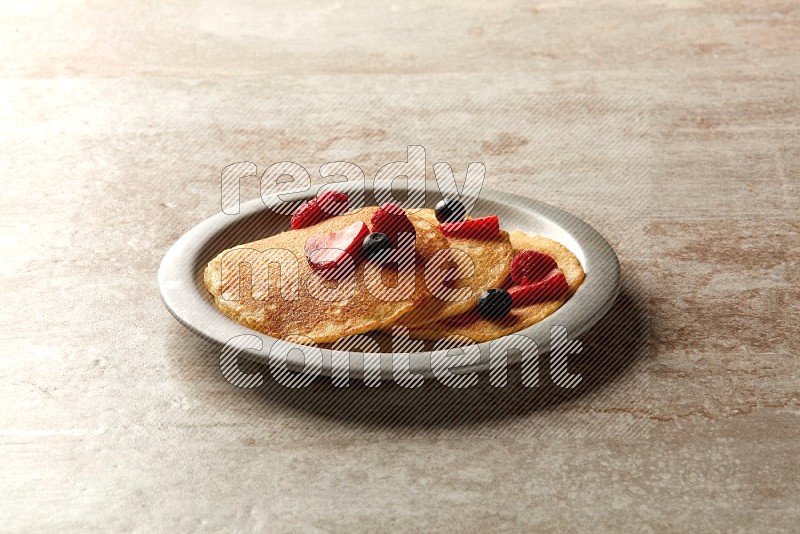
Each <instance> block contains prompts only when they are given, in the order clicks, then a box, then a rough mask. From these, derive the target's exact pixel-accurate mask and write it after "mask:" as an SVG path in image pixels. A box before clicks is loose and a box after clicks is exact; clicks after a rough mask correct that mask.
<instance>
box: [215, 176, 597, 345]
mask: <svg viewBox="0 0 800 534" xmlns="http://www.w3.org/2000/svg"><path fill="white" fill-rule="evenodd" d="M291 227H292V229H291V230H287V231H285V232H282V233H279V234H276V235H273V236H270V237H266V238H264V239H261V240H258V241H254V242H252V243H246V244H242V245H237V246H235V247H232V248H230V249H228V250H225V251H222V252H220V253H219V254H218V255H217V256H216V257H215V258H213V259H212V260H211V261H210V262H209V263H208V265H207V266H206V268H205V271H204V281H205V285H206V287H207V289H208V291H209V293H210V294H211V296H212V297H213V299H214V302H215V304H216V305H217V307H218V308H219V309H220V311H221V312H222V313H223V314H225V315H226V316H228V317H229V318H231V319H233V320H235V321H237V322H239V323H241V324H243V325H245V326H247V327H249V328H252V329H253V330H257V331H259V332H262V333H265V334H268V335H270V336H272V337H275V338H280V339H285V340H287V341H293V342H296V343H301V344H326V343H331V342H334V341H336V340H338V339H340V338H342V337H346V336H349V335H354V334H361V333H365V332H370V331H386V330H388V329H390V328H391V327H392V326H394V325H402V326H405V327H407V328H409V331H410V333H411V336H412V337H414V338H418V339H430V340H438V339H441V338H444V337H448V336H452V335H454V334H457V335H461V336H466V337H468V338H470V339H472V340H473V341H476V342H480V341H488V340H491V339H495V338H498V337H501V336H504V335H507V334H510V333H512V332H516V331H518V330H521V329H524V328H526V327H528V326H530V325H532V324H534V323H536V322H538V321H541V320H542V319H544V318H545V317H547V316H548V315H550V314H551V313H553V312H554V311H555V310H557V309H558V308H559V307H560V306H561V305H563V304H564V302H566V300H567V299H569V297H570V296H571V295H572V294H573V293H574V292H575V290H576V289H577V288H578V286H579V285H580V284H581V282H582V281H583V278H584V276H585V275H584V272H583V269H582V267H581V265H580V263H579V261H578V259H577V258H576V257H575V255H574V254H573V253H572V252H570V251H569V250H568V249H567V248H566V247H564V246H563V245H562V244H560V243H558V242H556V241H553V240H552V239H548V238H546V237H543V236H531V235H527V234H525V233H523V232H520V231H511V232H506V231H505V230H502V229H501V227H500V221H499V219H498V217H497V216H496V215H489V216H486V217H480V218H470V217H467V216H466V213H465V209H464V205H463V204H462V203H461V202H460V201H458V200H454V199H444V200H443V201H442V202H440V203H439V204H437V206H436V209H421V210H416V211H415V210H405V209H403V208H402V207H400V206H398V205H397V204H393V203H388V204H384V205H383V206H380V207H378V206H372V207H366V208H362V209H360V210H350V208H349V203H348V199H347V196H346V195H345V194H343V193H339V192H336V191H326V192H323V193H321V194H320V195H318V196H317V197H315V198H314V199H311V200H309V201H307V202H305V203H303V204H302V205H301V206H300V208H298V210H297V211H296V212H295V214H294V215H293V217H292V219H291Z"/></svg>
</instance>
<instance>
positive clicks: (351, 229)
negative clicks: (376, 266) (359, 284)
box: [305, 221, 369, 271]
mask: <svg viewBox="0 0 800 534" xmlns="http://www.w3.org/2000/svg"><path fill="white" fill-rule="evenodd" d="M367 234H369V228H367V225H366V224H364V221H358V222H354V223H353V224H351V225H350V226H346V227H344V228H342V229H341V230H337V231H336V232H331V233H329V234H322V235H315V236H313V237H311V238H309V239H308V241H306V245H305V253H306V258H307V259H308V264H309V265H311V268H312V269H314V270H315V271H328V270H331V269H339V268H340V267H345V266H347V265H355V254H356V252H357V251H358V250H359V247H360V246H361V242H362V241H363V240H364V238H365V237H366V236H367ZM347 258H352V261H347Z"/></svg>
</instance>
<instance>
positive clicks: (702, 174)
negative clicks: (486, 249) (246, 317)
mask: <svg viewBox="0 0 800 534" xmlns="http://www.w3.org/2000/svg"><path fill="white" fill-rule="evenodd" d="M0 15H3V16H2V18H0V36H2V41H0V43H2V44H0V94H1V95H2V98H0V120H2V125H3V127H2V128H1V129H0V146H2V153H3V154H4V156H5V157H4V158H1V159H0V169H2V171H3V183H4V187H3V192H2V195H3V210H2V211H0V226H1V227H2V234H1V235H2V239H1V240H0V251H1V252H2V255H3V260H4V261H3V262H2V266H0V269H2V277H0V287H2V294H3V295H4V297H5V302H6V306H4V307H3V308H2V309H0V332H1V333H2V348H1V349H0V350H2V358H0V379H1V380H2V383H3V387H2V388H0V421H2V423H0V454H1V455H2V458H3V468H2V470H0V484H2V487H3V488H4V490H5V491H4V497H3V500H2V504H1V505H0V524H2V525H3V530H9V531H25V530H34V531H35V530H43V529H44V530H61V529H65V528H66V529H70V530H75V529H78V528H86V529H89V530H106V529H108V528H111V529H115V530H130V529H138V530H144V531H148V530H152V529H155V528H160V529H162V530H176V529H180V530H209V531H211V530H218V529H220V528H238V529H243V530H266V529H270V530H279V531H283V530H308V531H313V530H348V529H354V530H364V529H367V528H370V527H388V528H399V529H404V530H431V529H441V530H463V529H471V530H477V529H492V530H529V529H531V528H535V529H537V530H563V529H568V530H575V529H585V528H593V529H599V530H625V531H632V532H633V531H635V532H639V531H642V530H644V531H665V530H666V531H675V530H687V529H700V530H704V531H713V530H722V531H728V530H740V529H744V530H752V531H763V530H789V529H792V528H796V524H797V523H798V521H800V507H798V504H797V503H798V498H797V495H798V492H800V459H799V458H800V454H798V453H799V452H800V450H798V449H800V447H798V442H799V441H800V424H798V423H800V418H799V417H798V416H800V388H799V386H798V384H799V383H800V364H798V360H797V345H798V341H800V335H798V330H797V319H796V318H797V315H798V312H800V298H799V297H800V289H798V281H799V279H798V275H797V272H798V270H797V268H798V264H797V263H798V260H797V251H798V250H800V238H798V230H800V223H799V222H798V216H797V214H798V212H800V148H799V147H800V118H799V116H798V113H797V110H798V109H800V92H798V83H799V82H800V59H798V58H800V8H798V5H797V2H795V1H771V2H755V3H754V2H744V1H731V2H725V3H712V2H702V1H699V0H672V1H666V2H642V1H638V0H637V1H634V0H627V1H619V2H571V1H570V2H566V1H564V2H534V3H531V4H521V3H517V2H509V1H505V0H501V1H499V2H491V3H486V2H462V3H459V4H458V5H455V4H454V5H451V6H444V5H441V3H440V2H427V1H414V2H411V3H409V4H390V3H383V2H378V3H376V2H371V1H366V0H365V1H362V2H358V3H355V4H347V5H344V4H340V3H316V4H315V3H311V2H280V3H277V4H276V5H275V6H274V7H272V8H270V9H265V8H261V7H258V6H257V5H256V4H255V3H246V2H232V3H231V2H228V3H226V4H225V5H224V6H222V7H220V6H215V5H212V4H211V3H203V4H198V3H195V2H185V3H183V4H179V3H178V4H176V3H173V4H171V6H170V7H157V6H148V7H139V6H138V5H137V6H133V5H132V6H122V5H119V4H118V3H115V2H108V1H100V2H93V3H86V4H80V3H74V2H63V3H60V4H56V5H46V3H44V2H42V3H38V4H33V5H32V7H14V6H5V5H4V6H2V7H0ZM408 144H421V145H423V146H425V147H426V149H427V158H428V160H427V161H428V176H429V177H432V171H431V165H432V164H433V163H434V162H436V161H447V162H449V163H450V164H451V165H452V166H453V169H454V171H455V172H456V174H457V175H462V176H463V172H464V170H465V169H466V165H467V164H468V163H469V162H470V161H482V162H484V163H485V164H486V167H487V182H488V186H489V187H493V188H496V189H501V190H507V191H512V192H517V193H521V194H524V195H527V196H529V197H533V198H537V199H540V200H544V201H546V202H549V203H552V204H554V205H557V206H559V207H562V208H564V209H567V210H568V211H571V212H573V213H575V214H576V215H578V216H580V217H582V218H584V219H586V220H587V221H588V222H590V223H591V224H592V225H594V226H595V227H596V228H598V229H599V230H600V231H601V232H602V233H603V234H604V235H606V237H607V238H608V239H609V241H610V242H611V243H612V244H613V245H614V246H615V248H616V249H617V251H618V253H619V255H620V259H621V262H622V266H623V270H624V275H623V290H622V294H621V296H620V299H619V300H618V302H617V304H616V305H615V308H614V309H613V310H612V312H611V313H610V314H609V315H608V316H607V317H605V318H604V319H603V320H602V321H601V323H600V324H599V325H598V326H597V327H596V328H595V329H594V330H592V332H590V333H589V334H588V335H586V336H584V337H583V338H582V341H583V344H584V353H583V356H582V358H581V359H579V360H577V361H575V362H573V363H574V365H575V367H574V370H575V371H577V372H581V373H582V375H583V376H584V381H583V382H582V383H581V385H580V386H579V387H578V388H576V389H575V390H565V389H563V388H557V387H555V386H553V385H552V384H549V383H547V381H546V380H543V384H542V385H541V386H540V387H538V388H535V389H528V388H523V387H521V386H520V385H519V381H518V380H517V381H516V382H515V380H514V372H511V376H510V382H511V383H512V384H514V386H513V387H509V388H505V389H494V388H491V387H490V386H489V385H488V383H486V382H487V381H486V380H485V379H484V380H482V382H481V385H480V386H479V387H477V388H474V389H470V390H464V391H453V390H448V389H444V388H442V387H439V386H435V385H434V384H433V383H426V384H425V386H423V387H422V388H420V389H417V390H406V389H401V388H398V387H389V386H388V385H387V386H386V387H380V388H372V389H370V388H366V387H364V386H363V385H358V384H353V385H351V387H350V388H347V389H336V388H333V387H332V386H331V385H330V383H329V382H325V381H321V382H319V383H315V384H313V385H312V386H310V387H309V388H307V389H304V390H300V391H289V390H286V389H284V388H281V387H279V386H277V385H275V383H274V382H272V381H271V380H267V383H266V384H265V385H264V386H263V387H262V388H260V389H258V390H239V389H236V388H234V387H233V386H231V385H230V384H228V383H227V382H226V381H225V379H224V378H223V376H222V375H221V373H220V371H219V367H218V364H217V360H218V352H217V348H216V347H213V346H211V345H209V344H207V343H205V342H204V341H202V340H200V339H198V338H197V337H195V336H193V335H192V334H190V333H189V332H188V331H186V330H184V329H183V328H182V327H181V326H180V325H179V324H178V323H177V322H175V321H174V320H173V319H172V317H171V316H170V315H169V313H168V312H167V311H166V310H165V309H164V308H163V306H162V305H161V302H160V298H159V296H158V291H157V287H156V270H157V268H158V264H159V261H160V260H161V257H162V256H163V254H164V252H165V251H166V249H167V248H168V247H169V246H170V244H171V243H173V242H174V241H175V240H176V239H177V238H178V237H179V236H180V235H181V234H183V233H184V232H185V231H186V230H188V229H189V228H190V227H192V226H193V225H194V224H196V223H197V222H199V221H201V220H203V219H204V218H206V217H208V216H210V215H212V214H214V213H215V212H217V211H218V210H219V183H218V180H219V172H220V170H221V169H222V168H223V167H224V166H225V165H227V164H229V163H233V162H237V161H244V160H249V161H253V162H255V163H256V164H257V165H258V166H259V169H261V170H263V169H264V168H266V166H267V165H269V164H271V163H273V162H275V161H281V160H292V161H297V162H299V163H302V164H303V165H305V166H306V167H307V168H308V169H309V170H310V171H312V174H313V173H314V171H315V170H316V169H317V168H318V166H319V165H321V164H322V163H325V162H328V161H337V160H346V161H351V162H354V163H357V164H358V165H360V166H361V167H362V169H364V171H365V173H366V174H367V175H368V176H374V174H375V172H376V171H377V170H378V168H380V166H382V165H383V164H385V163H388V162H390V161H396V160H399V159H404V157H405V147H406V145H408ZM257 194H258V185H257V184H256V183H254V182H252V183H250V182H248V183H246V184H244V186H243V192H242V195H243V198H252V197H254V196H256V195H257ZM543 365H544V367H543V372H544V369H545V368H546V362H544V363H543ZM543 376H544V375H543Z"/></svg>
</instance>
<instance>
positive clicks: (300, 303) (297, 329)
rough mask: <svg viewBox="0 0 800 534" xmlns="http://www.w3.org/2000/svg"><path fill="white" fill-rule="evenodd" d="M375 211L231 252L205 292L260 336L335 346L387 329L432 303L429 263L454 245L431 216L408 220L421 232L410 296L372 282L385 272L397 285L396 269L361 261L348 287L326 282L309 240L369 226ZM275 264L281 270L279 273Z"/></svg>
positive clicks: (217, 263) (209, 271)
mask: <svg viewBox="0 0 800 534" xmlns="http://www.w3.org/2000/svg"><path fill="white" fill-rule="evenodd" d="M376 210H377V208H376V207H369V208H364V209H362V210H361V211H359V212H358V213H345V214H344V215H340V216H338V217H334V218H332V219H328V220H326V221H323V222H321V223H318V224H316V225H313V226H310V227H308V228H303V229H300V230H290V231H287V232H283V233H281V234H277V235H274V236H271V237H268V238H266V239H262V240H260V241H255V242H252V243H248V244H245V245H238V246H236V247H233V248H232V249H228V250H226V251H224V252H222V253H220V254H219V255H218V256H217V257H215V258H214V259H213V260H211V262H209V264H208V266H207V267H206V269H205V273H204V279H205V284H206V287H207V288H208V290H209V292H210V293H211V294H212V295H213V296H214V301H215V302H216V304H217V306H218V307H219V309H220V310H221V311H222V313H224V314H225V315H226V316H228V317H230V318H231V319H233V320H235V321H238V322H239V323H241V324H243V325H245V326H247V327H249V328H252V329H254V330H257V331H259V332H263V333H265V334H268V335H270V336H272V337H275V338H280V339H286V340H290V341H294V342H296V343H304V344H310V343H311V342H312V341H313V342H314V343H328V342H331V341H335V340H337V339H339V338H341V337H344V336H347V335H351V334H359V333H363V332H367V331H369V330H374V329H379V328H384V327H387V326H389V325H391V324H392V323H394V322H395V321H396V320H397V319H398V318H399V317H400V316H401V315H403V314H404V313H406V312H407V311H409V310H410V309H412V308H413V307H414V306H418V305H420V304H422V303H424V302H425V301H426V300H427V299H429V298H431V295H430V293H429V292H428V291H427V288H426V287H425V282H424V268H425V264H426V262H427V261H428V260H429V259H430V258H431V257H432V256H433V255H434V254H435V253H436V252H437V251H438V250H441V249H444V248H446V247H447V240H446V239H445V238H444V236H443V235H442V234H441V232H440V231H439V229H438V228H436V226H435V225H432V224H430V223H429V222H428V221H427V220H425V219H424V218H421V217H417V216H415V215H410V216H409V218H410V219H411V222H412V223H413V224H414V227H415V229H416V232H417V238H416V244H415V246H416V258H415V260H416V261H415V264H414V269H415V279H414V281H413V282H412V283H411V284H408V286H407V287H409V291H407V292H405V293H404V294H403V293H402V292H400V293H401V294H400V295H398V291H394V292H393V291H392V290H391V288H390V287H388V288H385V289H384V288H383V286H376V284H375V281H376V276H370V273H371V274H373V275H374V274H375V273H376V272H377V273H382V276H383V280H384V281H385V284H386V286H392V285H395V284H396V283H397V279H398V274H397V268H396V267H391V266H386V267H385V268H383V269H382V270H381V271H376V269H375V264H374V263H373V264H371V262H368V261H364V260H359V261H357V262H356V269H355V272H354V273H353V276H352V277H348V280H349V282H338V283H337V282H325V281H324V280H323V279H322V278H320V276H319V275H318V274H317V273H316V272H314V271H313V270H312V269H311V267H310V266H309V264H308V261H307V259H306V257H305V252H304V246H305V243H306V240H307V239H309V238H310V237H312V236H315V235H321V234H326V233H330V232H334V231H337V230H340V229H342V228H344V227H346V226H349V225H351V224H353V223H354V222H357V221H364V222H365V223H368V222H369V221H370V218H371V217H372V215H373V213H375V211H376ZM264 251H266V252H264ZM295 258H296V260H295ZM270 262H274V263H270ZM276 264H278V265H280V269H277V268H274V267H275V266H276ZM370 264H371V265H370ZM268 265H269V268H267V266H268ZM279 271H280V272H279ZM365 273H366V276H365ZM370 280H371V282H370ZM347 284H350V285H347ZM376 287H377V288H379V289H382V291H379V290H376ZM336 288H339V292H338V294H336V293H335V290H336ZM370 289H372V292H370ZM373 293H376V294H377V295H378V297H381V298H378V297H376V296H375V295H373ZM312 294H313V295H314V296H312ZM392 295H395V296H394V297H392ZM387 297H389V298H394V299H396V300H395V301H391V300H387Z"/></svg>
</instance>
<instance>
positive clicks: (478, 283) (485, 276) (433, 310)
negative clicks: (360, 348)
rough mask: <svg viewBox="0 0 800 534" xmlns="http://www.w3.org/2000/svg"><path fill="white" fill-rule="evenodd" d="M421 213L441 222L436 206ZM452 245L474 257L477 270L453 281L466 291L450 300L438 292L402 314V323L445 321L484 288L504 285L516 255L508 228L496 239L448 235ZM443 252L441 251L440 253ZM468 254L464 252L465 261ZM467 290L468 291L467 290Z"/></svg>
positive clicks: (466, 306)
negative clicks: (456, 298) (437, 216)
mask: <svg viewBox="0 0 800 534" xmlns="http://www.w3.org/2000/svg"><path fill="white" fill-rule="evenodd" d="M417 216H418V217H420V218H422V219H424V220H426V221H428V222H429V223H431V224H433V225H437V224H438V221H437V220H436V214H435V212H434V210H432V209H423V210H420V211H419V212H418V213H417ZM447 241H448V246H449V248H450V249H452V250H455V251H461V252H463V253H464V254H466V255H467V256H469V259H471V260H472V265H473V266H474V272H473V274H472V275H471V276H469V277H468V278H459V279H458V280H455V281H453V283H452V284H450V287H451V288H452V289H453V290H461V293H462V295H459V296H458V300H447V297H446V294H445V293H438V292H437V290H436V289H435V287H436V286H435V285H434V286H433V287H429V288H428V289H429V290H432V291H433V293H434V298H432V299H429V300H428V301H427V302H425V303H423V304H422V305H421V306H417V307H416V308H414V309H413V310H411V311H410V312H408V313H406V314H405V315H404V316H403V317H401V318H400V321H399V323H400V324H401V325H404V326H407V327H419V326H422V325H425V324H428V323H432V322H435V321H441V320H443V319H446V318H448V317H453V316H454V315H459V314H461V313H464V312H466V311H469V310H471V309H472V308H474V307H475V305H476V304H477V302H478V298H479V297H480V295H481V293H483V291H485V290H487V289H490V288H493V287H500V286H501V285H502V284H503V282H504V281H505V279H506V278H507V277H508V274H509V272H510V271H511V260H512V259H513V257H514V254H513V250H512V247H511V241H510V240H509V236H508V232H506V231H504V230H501V231H500V235H499V236H497V237H496V238H493V239H469V238H457V237H448V238H447ZM442 254H443V253H440V257H443V256H442ZM464 258H465V256H463V255H462V256H461V262H463V260H464ZM464 290H466V291H464Z"/></svg>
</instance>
